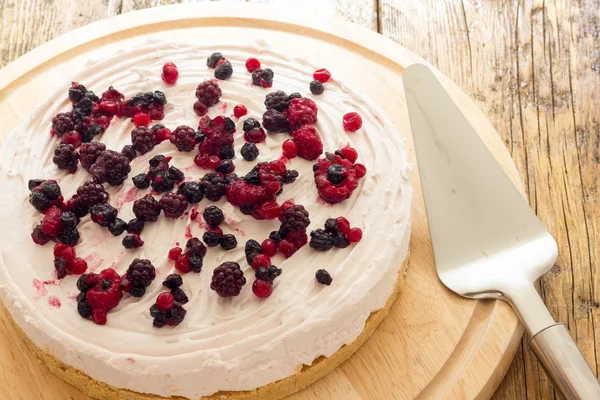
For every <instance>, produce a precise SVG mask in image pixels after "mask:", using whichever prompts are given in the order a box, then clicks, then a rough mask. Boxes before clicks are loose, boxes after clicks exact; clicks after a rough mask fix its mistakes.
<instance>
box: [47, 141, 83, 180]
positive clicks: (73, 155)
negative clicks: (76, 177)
mask: <svg viewBox="0 0 600 400" xmlns="http://www.w3.org/2000/svg"><path fill="white" fill-rule="evenodd" d="M52 162H53V163H54V164H56V165H57V166H58V169H65V170H67V171H69V172H70V173H74V172H75V171H77V164H78V163H79V153H78V152H77V150H75V146H73V145H72V144H60V145H58V147H57V148H56V149H54V157H52Z"/></svg>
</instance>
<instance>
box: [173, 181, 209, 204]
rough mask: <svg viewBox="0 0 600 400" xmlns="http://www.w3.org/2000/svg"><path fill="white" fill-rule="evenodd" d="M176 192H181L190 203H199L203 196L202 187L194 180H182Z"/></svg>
mask: <svg viewBox="0 0 600 400" xmlns="http://www.w3.org/2000/svg"><path fill="white" fill-rule="evenodd" d="M177 193H179V194H182V195H183V196H184V197H185V199H186V200H187V202H188V203H190V204H196V203H199V202H200V200H202V198H203V197H204V195H203V194H202V189H200V186H199V185H198V184H197V183H196V182H183V183H182V184H181V185H179V187H178V188H177Z"/></svg>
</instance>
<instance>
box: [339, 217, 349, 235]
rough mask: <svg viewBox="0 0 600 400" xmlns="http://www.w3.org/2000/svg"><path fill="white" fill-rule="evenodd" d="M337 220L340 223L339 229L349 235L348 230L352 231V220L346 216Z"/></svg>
mask: <svg viewBox="0 0 600 400" xmlns="http://www.w3.org/2000/svg"><path fill="white" fill-rule="evenodd" d="M335 220H336V221H337V223H338V229H339V230H340V232H342V233H343V234H344V235H347V234H348V232H350V221H348V220H347V219H346V218H344V217H337V218H336V219H335Z"/></svg>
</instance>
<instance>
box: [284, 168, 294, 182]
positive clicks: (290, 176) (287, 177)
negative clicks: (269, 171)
mask: <svg viewBox="0 0 600 400" xmlns="http://www.w3.org/2000/svg"><path fill="white" fill-rule="evenodd" d="M297 177H298V171H296V170H293V169H288V170H287V171H285V172H284V174H283V177H282V182H283V183H292V182H294V181H295V180H296V178H297Z"/></svg>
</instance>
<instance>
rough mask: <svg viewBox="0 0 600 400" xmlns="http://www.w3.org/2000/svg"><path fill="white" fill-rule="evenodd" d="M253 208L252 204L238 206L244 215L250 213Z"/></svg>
mask: <svg viewBox="0 0 600 400" xmlns="http://www.w3.org/2000/svg"><path fill="white" fill-rule="evenodd" d="M254 208H255V206H253V205H247V206H240V211H241V212H242V214H244V215H252V212H253V211H254Z"/></svg>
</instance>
